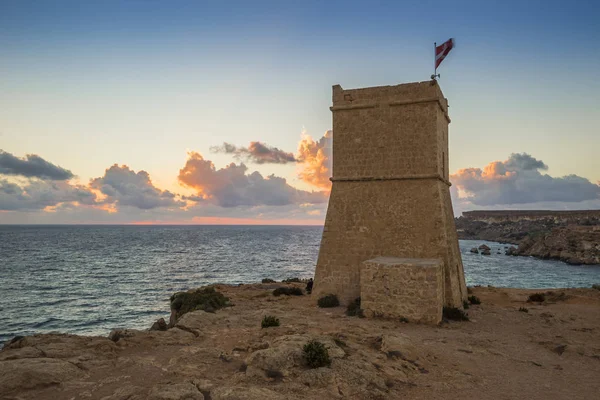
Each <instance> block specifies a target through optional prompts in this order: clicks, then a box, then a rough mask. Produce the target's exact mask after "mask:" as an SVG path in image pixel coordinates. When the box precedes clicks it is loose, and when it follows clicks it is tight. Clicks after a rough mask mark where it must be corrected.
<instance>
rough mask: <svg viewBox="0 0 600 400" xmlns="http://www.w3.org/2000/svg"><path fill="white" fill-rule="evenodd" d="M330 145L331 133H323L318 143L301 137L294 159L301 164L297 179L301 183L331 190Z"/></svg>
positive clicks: (307, 137) (304, 135)
mask: <svg viewBox="0 0 600 400" xmlns="http://www.w3.org/2000/svg"><path fill="white" fill-rule="evenodd" d="M332 144H333V134H332V131H327V132H325V135H323V137H322V138H321V139H319V141H315V140H313V138H312V137H311V136H310V135H307V134H303V135H302V139H301V140H300V143H298V155H297V156H296V159H297V160H298V163H300V164H301V165H300V169H299V171H298V177H299V178H300V179H301V180H302V181H303V182H306V183H308V184H310V185H313V186H315V187H318V188H321V189H326V190H330V189H331V181H330V180H329V178H330V177H331V161H332V160H331V155H332Z"/></svg>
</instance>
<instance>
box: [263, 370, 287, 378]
mask: <svg viewBox="0 0 600 400" xmlns="http://www.w3.org/2000/svg"><path fill="white" fill-rule="evenodd" d="M265 375H267V378H271V379H275V380H281V379H283V373H282V372H281V371H278V370H276V369H268V370H266V371H265Z"/></svg>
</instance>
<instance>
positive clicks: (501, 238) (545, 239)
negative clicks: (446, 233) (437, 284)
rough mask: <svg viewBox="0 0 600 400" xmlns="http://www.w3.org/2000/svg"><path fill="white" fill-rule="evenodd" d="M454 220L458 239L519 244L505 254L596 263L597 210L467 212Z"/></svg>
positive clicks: (599, 241)
mask: <svg viewBox="0 0 600 400" xmlns="http://www.w3.org/2000/svg"><path fill="white" fill-rule="evenodd" d="M455 222H456V229H457V233H458V236H459V239H470V240H489V241H496V242H501V243H513V244H518V245H519V248H518V249H516V248H515V249H514V250H513V251H510V249H507V251H506V253H505V254H507V255H519V256H531V257H536V258H540V259H553V260H560V261H564V262H566V263H569V264H585V265H595V264H600V210H587V211H524V210H523V211H470V212H464V213H463V216H462V217H460V218H457V219H455Z"/></svg>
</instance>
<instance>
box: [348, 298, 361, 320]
mask: <svg viewBox="0 0 600 400" xmlns="http://www.w3.org/2000/svg"><path fill="white" fill-rule="evenodd" d="M346 315H348V316H349V317H355V316H359V317H360V316H362V310H361V309H360V297H357V298H356V299H354V301H353V302H352V303H350V304H348V308H346Z"/></svg>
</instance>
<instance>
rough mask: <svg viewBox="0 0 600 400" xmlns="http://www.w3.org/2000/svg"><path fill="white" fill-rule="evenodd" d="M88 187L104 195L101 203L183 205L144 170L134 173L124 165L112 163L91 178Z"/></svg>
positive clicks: (145, 208)
mask: <svg viewBox="0 0 600 400" xmlns="http://www.w3.org/2000/svg"><path fill="white" fill-rule="evenodd" d="M90 187H92V188H94V189H97V190H99V191H100V192H102V194H104V195H105V196H106V198H105V199H104V200H103V201H102V202H103V203H115V204H116V205H117V206H132V207H136V208H139V209H142V210H149V209H153V208H158V207H183V206H184V205H185V203H184V202H182V201H180V200H177V198H176V195H174V194H173V193H171V192H169V191H168V190H160V189H158V188H157V187H155V186H154V185H153V184H152V181H151V180H150V176H149V175H148V173H147V172H146V171H139V172H137V173H136V172H135V171H133V170H131V169H129V167H128V166H126V165H122V166H119V165H117V164H114V165H113V166H111V167H110V168H108V169H107V170H106V171H105V173H104V176H102V177H100V178H96V179H93V180H91V181H90Z"/></svg>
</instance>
